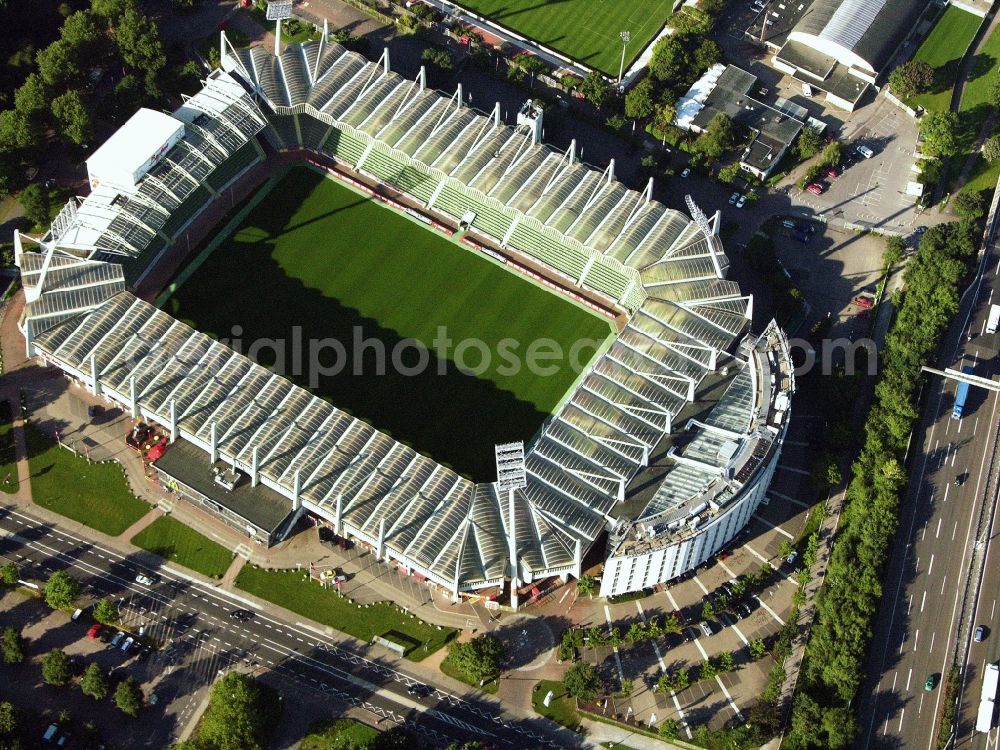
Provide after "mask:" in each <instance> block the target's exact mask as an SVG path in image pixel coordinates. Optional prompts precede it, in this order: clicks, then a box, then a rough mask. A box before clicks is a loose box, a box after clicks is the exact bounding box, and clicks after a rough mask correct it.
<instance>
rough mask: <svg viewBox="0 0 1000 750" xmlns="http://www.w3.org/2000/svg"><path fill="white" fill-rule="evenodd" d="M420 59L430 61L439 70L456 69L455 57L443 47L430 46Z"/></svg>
mask: <svg viewBox="0 0 1000 750" xmlns="http://www.w3.org/2000/svg"><path fill="white" fill-rule="evenodd" d="M420 59H421V60H425V61H426V62H429V63H430V64H431V65H433V66H434V67H435V68H437V69H438V70H444V71H449V72H450V71H452V70H454V69H455V58H454V57H453V56H452V54H451V52H449V51H448V50H446V49H444V48H443V47H428V48H427V49H425V50H424V51H423V53H422V54H421V55H420Z"/></svg>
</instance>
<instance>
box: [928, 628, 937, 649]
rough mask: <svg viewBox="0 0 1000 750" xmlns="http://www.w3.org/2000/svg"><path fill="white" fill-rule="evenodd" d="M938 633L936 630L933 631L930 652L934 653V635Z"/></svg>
mask: <svg viewBox="0 0 1000 750" xmlns="http://www.w3.org/2000/svg"><path fill="white" fill-rule="evenodd" d="M936 635H937V633H936V632H934V633H931V647H930V648H929V649H927V653H929V654H933V653H934V637H935V636H936Z"/></svg>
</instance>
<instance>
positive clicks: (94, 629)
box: [87, 623, 104, 638]
mask: <svg viewBox="0 0 1000 750" xmlns="http://www.w3.org/2000/svg"><path fill="white" fill-rule="evenodd" d="M103 629H104V626H103V625H101V623H96V624H94V625H91V626H90V630H88V631H87V637H88V638H100V637H101V631H102V630H103Z"/></svg>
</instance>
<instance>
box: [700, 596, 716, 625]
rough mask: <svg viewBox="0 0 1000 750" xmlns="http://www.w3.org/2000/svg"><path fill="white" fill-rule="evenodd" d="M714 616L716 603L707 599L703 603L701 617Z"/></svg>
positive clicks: (704, 618) (708, 617)
mask: <svg viewBox="0 0 1000 750" xmlns="http://www.w3.org/2000/svg"><path fill="white" fill-rule="evenodd" d="M713 617H715V605H714V604H712V602H711V601H710V600H708V599H706V600H705V603H704V604H703V605H701V619H702V620H711V619H712V618H713Z"/></svg>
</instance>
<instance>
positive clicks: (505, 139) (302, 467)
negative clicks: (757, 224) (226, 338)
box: [15, 35, 795, 601]
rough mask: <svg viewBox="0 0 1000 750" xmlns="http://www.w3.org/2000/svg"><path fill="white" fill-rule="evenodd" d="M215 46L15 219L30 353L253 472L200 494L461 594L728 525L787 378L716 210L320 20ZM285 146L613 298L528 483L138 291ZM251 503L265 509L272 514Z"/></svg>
mask: <svg viewBox="0 0 1000 750" xmlns="http://www.w3.org/2000/svg"><path fill="white" fill-rule="evenodd" d="M222 50H223V54H222V60H223V69H222V70H217V71H215V72H213V73H212V74H211V75H210V76H209V77H208V79H207V80H206V81H205V82H204V85H203V88H202V90H201V91H200V92H199V93H197V94H196V95H195V96H193V97H191V98H190V99H188V100H187V101H186V102H185V104H184V105H183V106H182V107H180V108H179V109H178V110H176V111H175V112H173V113H171V114H169V115H168V114H165V113H155V112H151V111H148V110H142V111H140V112H139V113H138V114H137V115H136V116H135V117H134V118H133V119H132V120H130V121H129V122H128V123H126V125H124V126H123V128H122V129H121V130H120V131H119V132H118V133H116V134H115V135H114V136H112V138H111V139H110V140H109V142H108V144H106V146H105V147H103V148H102V149H100V150H98V151H97V152H96V153H95V154H94V156H93V157H92V158H91V160H89V162H88V168H89V170H90V173H91V186H92V192H91V193H90V194H89V195H88V196H87V197H86V198H80V199H74V200H73V201H71V202H70V204H69V205H68V206H67V207H66V209H64V211H63V212H62V213H61V214H60V216H59V217H58V218H57V220H56V222H54V224H53V226H52V228H51V229H50V230H49V232H48V233H47V234H46V235H45V236H44V237H42V238H40V239H38V240H32V243H33V244H35V245H37V246H38V247H37V248H29V247H28V244H29V243H28V242H27V239H28V238H25V237H22V236H21V235H17V234H15V253H16V258H17V263H18V265H19V266H20V268H21V273H22V280H23V285H24V289H25V299H26V304H25V309H24V313H23V315H22V318H21V321H20V326H21V330H22V331H23V333H24V336H25V341H26V346H27V350H28V354H29V356H35V355H37V356H38V357H40V358H41V359H42V360H43V361H44V362H46V363H50V364H52V365H54V366H57V367H59V368H60V369H62V370H63V371H64V372H66V373H67V374H68V375H69V376H71V377H73V378H75V379H77V380H79V381H80V382H82V383H83V384H85V385H86V386H87V387H88V388H90V389H91V390H92V391H93V392H94V393H95V394H98V395H100V396H101V397H103V398H105V399H108V400H110V401H112V402H115V403H117V404H120V405H121V406H122V407H123V408H124V409H125V410H126V411H128V412H129V413H130V414H131V415H132V416H133V418H136V419H140V418H141V419H144V420H147V421H149V422H153V423H156V424H158V425H160V426H162V428H163V429H164V430H165V431H166V432H168V433H169V435H170V438H171V440H172V441H173V442H174V443H175V444H176V445H177V446H184V449H185V451H186V452H188V453H191V454H192V455H200V456H202V457H203V460H204V466H203V471H204V475H205V476H206V477H208V476H210V474H209V472H210V471H214V472H216V473H217V474H218V473H219V472H220V471H221V473H222V474H225V475H226V476H228V477H230V480H229V481H230V484H229V485H228V486H229V487H235V486H236V485H237V484H239V483H240V482H242V483H243V484H244V485H246V486H248V487H252V488H255V490H258V491H259V493H261V494H258V495H253V496H245V497H243V499H242V500H241V501H240V502H236V501H235V500H234V501H233V502H229V501H228V500H227V499H226V497H225V495H223V497H222V498H221V499H219V500H218V502H217V503H215V504H216V505H217V506H218V507H217V508H216V510H217V511H218V512H219V513H220V516H221V517H223V518H225V519H226V520H228V521H229V522H230V523H233V524H234V525H237V526H240V527H241V528H245V529H246V531H247V532H248V533H249V534H250V535H251V536H254V537H256V539H257V540H258V541H260V542H263V543H271V542H274V541H277V540H280V539H281V538H282V537H283V536H284V535H285V534H287V533H288V531H289V530H290V529H291V527H292V525H293V524H294V522H295V520H296V519H297V518H299V517H300V516H301V515H303V514H306V513H309V514H312V515H314V516H317V517H320V518H322V519H325V520H326V521H327V522H328V523H329V524H331V525H332V526H333V527H334V528H335V530H336V532H337V533H338V534H342V535H347V536H350V537H353V538H355V539H357V540H360V541H362V542H364V543H365V544H367V545H370V546H371V547H372V548H373V549H374V550H375V551H376V553H377V554H378V555H379V557H381V558H383V559H388V560H391V561H395V562H396V563H397V564H399V565H400V566H402V567H404V568H405V569H406V570H407V571H408V572H413V573H416V574H418V575H420V576H423V577H426V578H427V579H429V580H430V581H433V582H434V583H435V584H437V585H439V586H442V587H444V588H446V589H447V590H449V591H451V592H452V594H453V595H454V596H456V597H457V596H459V595H460V593H461V592H475V591H477V590H482V589H485V588H491V587H499V586H504V585H505V583H506V581H508V580H511V579H513V580H514V581H516V582H531V581H536V580H540V579H543V578H546V577H550V576H562V577H566V576H576V577H578V576H580V575H581V571H582V567H583V560H584V557H585V556H586V555H587V554H588V552H589V551H590V550H591V549H592V548H594V547H595V546H596V545H599V544H605V545H606V553H607V555H606V556H607V562H606V565H605V571H604V573H603V575H602V584H601V593H602V594H604V595H610V594H620V593H624V592H627V591H634V590H638V589H641V588H644V587H648V586H651V585H654V584H656V583H658V582H664V581H668V580H670V579H672V578H674V577H676V576H678V575H680V574H682V573H684V572H685V571H687V570H689V569H691V568H693V567H695V566H697V565H699V564H701V563H702V562H704V561H705V560H707V559H708V558H709V557H710V556H711V555H713V554H715V553H717V552H718V551H719V550H720V549H722V548H723V547H725V546H726V545H727V544H729V543H730V542H731V541H732V540H733V538H734V537H735V535H736V534H737V533H738V532H739V531H740V529H742V528H743V526H744V525H745V524H746V523H747V521H748V519H749V518H750V516H751V515H752V514H753V512H754V511H755V510H756V508H757V506H758V505H759V503H760V502H761V499H762V498H763V497H764V493H765V492H766V489H767V485H768V483H769V482H770V479H771V476H772V474H773V472H774V469H775V466H776V464H777V461H778V457H779V454H780V451H781V444H782V440H783V438H784V435H785V432H786V430H787V425H788V419H789V415H790V411H789V409H790V397H791V394H792V393H793V391H794V388H795V383H794V377H793V373H792V366H791V362H790V357H789V352H788V343H787V339H786V338H785V336H784V334H783V333H782V331H781V330H780V328H779V327H778V326H777V325H776V324H775V323H773V322H772V323H771V324H770V325H768V326H767V328H766V330H765V331H764V332H763V334H761V335H752V334H751V333H750V332H749V321H750V317H751V313H752V299H751V298H750V297H748V296H746V295H743V294H742V293H741V292H740V289H739V287H738V286H737V285H736V284H735V283H734V282H731V281H728V280H727V279H726V278H725V277H726V272H727V268H728V261H727V258H726V256H725V253H724V252H723V248H722V244H721V242H720V240H719V238H718V236H717V234H716V232H715V229H716V228H717V226H718V220H717V218H716V222H715V223H714V224H713V223H712V222H710V221H709V220H708V219H707V218H706V217H705V216H704V215H703V214H701V212H700V211H697V210H696V208H694V207H693V204H692V212H693V213H694V215H695V220H692V219H690V218H688V217H687V216H685V215H683V214H681V213H680V212H678V211H675V210H673V209H668V208H666V207H665V206H663V205H662V204H660V203H658V202H656V201H654V200H652V196H651V184H650V186H649V187H648V188H647V189H646V190H645V191H642V192H638V191H634V190H630V189H628V188H626V187H625V186H624V185H622V184H621V183H619V182H617V181H616V180H615V178H614V163H613V162H612V163H611V164H609V166H608V167H607V168H606V169H604V170H597V169H593V168H591V167H590V166H588V165H586V164H583V163H582V162H580V160H579V159H578V157H577V152H576V147H575V143H574V144H571V145H570V147H569V148H568V149H566V150H565V151H560V150H556V149H553V148H551V147H549V146H547V145H545V144H543V143H542V142H541V128H540V118H541V113H540V112H539V111H537V110H536V109H535V108H533V107H531V106H527V107H526V108H525V109H524V110H523V112H522V113H521V115H519V118H518V124H517V125H516V126H514V127H511V126H508V125H506V124H505V123H504V122H502V120H501V117H500V109H499V105H498V106H497V108H495V109H494V110H493V111H492V113H489V114H485V113H482V112H477V111H475V110H473V109H472V108H470V107H469V106H468V105H467V103H466V102H465V100H464V98H463V94H462V90H461V88H459V90H458V91H457V92H455V94H453V95H450V96H449V95H446V94H441V93H438V92H436V91H433V90H430V89H428V88H427V87H426V85H425V79H424V76H423V75H422V74H421V75H420V76H419V77H418V79H417V80H407V79H405V78H402V77H401V76H399V75H397V74H396V73H394V72H393V71H392V70H391V69H390V67H389V63H388V54H387V53H386V54H385V55H384V56H383V58H382V59H381V60H379V61H378V62H370V61H368V60H367V59H365V58H364V57H362V56H361V55H358V54H356V53H353V52H349V51H347V50H345V49H344V48H342V47H340V46H339V45H337V44H335V43H332V42H330V41H329V39H328V37H327V36H326V35H324V37H323V39H321V40H320V41H318V42H309V43H305V44H301V45H291V46H289V47H288V48H287V49H286V50H285V51H284V52H283V53H282V54H281V56H280V57H275V56H274V55H272V54H270V53H269V52H267V51H266V50H265V49H263V48H261V47H255V48H252V49H249V50H235V49H233V48H232V47H230V45H229V44H228V42H227V40H226V39H225V36H224V35H223V37H222ZM282 151H285V152H292V153H294V154H298V155H301V156H302V157H303V158H305V157H307V156H308V154H309V153H310V152H311V153H313V154H316V155H319V156H321V157H323V158H324V159H325V160H328V161H330V162H331V163H335V164H336V166H337V168H338V169H339V170H341V171H342V172H344V173H345V174H347V175H353V176H355V177H359V178H361V179H363V180H364V181H365V182H368V183H371V182H373V181H377V183H378V184H379V185H381V186H384V187H389V188H391V189H392V190H393V191H394V192H395V193H396V196H397V197H398V196H399V195H405V196H407V197H408V198H407V200H408V201H409V202H411V203H412V204H415V205H419V206H420V209H419V210H420V212H421V213H423V214H424V215H425V216H429V217H431V218H433V219H437V220H439V221H445V222H448V223H451V224H456V223H458V222H460V221H462V222H464V223H465V224H467V225H468V232H469V234H470V235H472V236H475V237H476V238H477V240H479V241H480V242H481V243H482V248H483V249H484V251H486V252H489V253H491V254H492V255H494V256H497V255H501V256H503V257H508V258H511V259H513V258H519V259H522V260H524V261H531V262H532V264H534V265H535V266H536V267H542V268H544V269H545V270H546V273H547V274H548V275H549V276H550V277H551V278H552V279H554V280H557V281H558V282H559V283H560V284H561V285H562V286H564V287H567V288H571V289H576V290H579V292H580V293H581V294H585V295H586V296H588V297H589V298H590V299H594V300H598V301H600V303H601V304H603V305H604V306H606V307H607V308H609V309H613V310H615V311H617V312H619V313H621V314H623V315H625V316H626V317H627V323H625V324H624V325H623V326H622V327H621V330H620V332H619V334H618V336H617V338H616V339H615V340H614V342H613V343H612V344H611V345H610V346H609V347H607V349H606V350H605V351H604V352H603V353H602V354H601V355H600V356H599V357H598V358H597V359H596V360H595V361H594V362H593V363H592V365H591V367H590V370H589V371H587V372H586V373H584V374H583V376H582V377H581V378H580V379H579V380H578V381H577V383H576V385H575V386H574V389H573V390H572V391H571V392H570V393H568V394H567V395H566V396H565V398H564V399H563V400H562V402H561V404H560V406H559V407H558V409H557V410H556V411H555V413H554V414H553V415H552V416H550V417H549V418H548V419H547V420H546V422H545V424H544V425H543V426H542V428H541V430H540V431H539V432H538V433H537V434H536V435H535V437H534V438H533V440H531V442H530V443H529V444H528V445H527V448H526V452H525V456H524V469H525V475H524V477H525V478H524V482H523V486H519V487H517V488H516V489H514V490H511V491H510V492H500V491H499V489H498V486H497V484H496V483H479V484H476V483H473V482H471V481H469V480H467V479H465V478H463V477H461V476H459V475H458V474H456V473H455V472H453V471H451V470H450V469H448V468H446V467H444V466H441V465H439V464H437V463H436V462H434V461H432V460H431V459H430V458H427V457H425V456H423V455H421V454H420V453H418V452H417V451H415V450H414V449H412V448H410V447H408V446H406V445H403V444H401V443H399V442H397V441H395V440H393V439H392V438H390V437H388V436H387V435H384V434H382V433H380V432H378V431H377V430H375V429H373V428H372V427H371V426H369V425H367V424H366V423H364V422H362V421H360V420H357V419H355V418H353V417H351V416H350V415H348V414H346V413H345V412H343V411H341V410H339V409H338V408H337V407H336V406H335V405H332V404H329V403H327V402H325V401H323V400H321V399H319V398H316V397H314V396H313V395H312V394H310V393H309V392H308V391H306V390H304V389H302V388H300V387H298V386H296V385H294V384H293V383H291V382H290V381H289V380H287V379H285V378H283V377H281V376H279V375H276V374H273V373H272V372H270V371H269V370H267V369H265V368H263V367H261V366H259V365H257V364H255V363H254V362H252V361H250V360H249V359H248V358H246V357H245V356H243V355H242V354H239V353H237V352H235V351H233V350H232V349H230V348H228V347H227V346H225V345H223V344H222V343H219V342H217V341H215V340H214V339H212V338H210V337H209V336H207V335H206V334H203V333H200V332H198V331H196V330H194V329H192V328H191V327H189V326H187V325H185V324H183V323H181V322H179V321H177V320H175V319H173V318H172V317H171V316H170V315H168V314H167V313H165V312H163V311H162V310H159V309H157V308H156V307H154V306H153V305H151V304H149V303H148V302H146V301H144V300H142V299H139V298H138V297H136V296H135V294H133V292H131V291H129V290H130V289H134V288H135V286H136V284H137V283H138V282H140V281H141V280H142V279H143V278H145V277H146V275H147V274H148V273H149V272H150V270H151V269H152V268H154V267H156V265H157V263H158V261H159V259H160V257H161V256H162V255H164V254H166V253H170V252H175V251H176V248H175V243H176V242H177V238H178V237H179V236H181V234H182V233H183V232H184V230H185V229H186V228H187V227H188V226H189V225H190V224H191V222H193V221H195V220H196V219H197V218H198V217H199V216H200V215H202V213H203V212H204V211H205V210H206V209H207V208H208V207H210V206H212V205H213V203H215V202H216V201H218V200H219V199H220V197H221V196H222V195H223V194H224V193H225V191H226V190H227V189H228V188H229V186H231V185H232V184H234V182H236V181H238V180H240V179H241V178H242V177H244V175H245V174H246V173H247V172H248V171H249V170H252V169H254V167H255V165H257V164H258V163H260V162H261V161H263V160H265V159H267V158H269V156H270V155H272V154H273V153H275V152H282ZM428 231H430V230H428ZM512 265H513V264H512ZM519 437H522V436H511V439H514V440H516V439H518V438H519ZM169 454H170V451H169V450H168V455H169ZM212 467H214V469H213V468H212ZM171 486H172V487H174V488H175V489H177V491H178V492H180V493H181V494H185V495H186V496H188V497H192V495H197V493H195V492H193V491H190V490H191V488H190V487H187V486H178V485H176V484H173V485H171ZM247 497H250V498H251V499H250V500H249V501H248V500H247ZM255 497H259V498H263V499H261V500H260V502H265V501H267V502H270V503H271V505H272V506H273V505H274V503H275V502H277V504H278V505H279V506H280V512H279V513H277V515H275V514H274V513H270V515H269V517H270V518H271V520H272V521H273V523H272V524H271V526H270V528H263V527H262V526H261V524H259V523H257V522H256V521H255V518H254V516H255V509H254V507H253V504H254V502H256V501H255V500H253V498H255ZM195 499H200V498H198V497H196V498H195ZM272 510H273V508H272ZM602 551H604V548H602ZM515 601H516V600H515Z"/></svg>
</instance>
